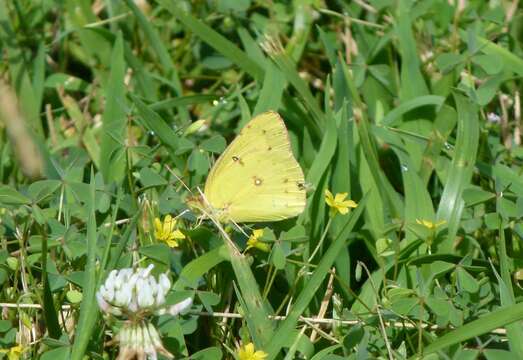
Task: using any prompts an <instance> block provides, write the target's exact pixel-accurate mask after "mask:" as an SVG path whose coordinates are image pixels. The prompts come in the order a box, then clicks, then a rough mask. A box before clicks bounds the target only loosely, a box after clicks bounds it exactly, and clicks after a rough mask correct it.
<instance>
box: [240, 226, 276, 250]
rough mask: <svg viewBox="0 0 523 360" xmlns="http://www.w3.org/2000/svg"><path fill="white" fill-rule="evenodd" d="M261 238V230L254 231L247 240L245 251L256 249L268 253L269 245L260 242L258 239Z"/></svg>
mask: <svg viewBox="0 0 523 360" xmlns="http://www.w3.org/2000/svg"><path fill="white" fill-rule="evenodd" d="M262 236H263V229H256V230H254V231H253V232H252V235H251V236H249V240H247V248H245V251H247V250H249V249H251V248H256V249H259V250H261V251H265V252H268V251H269V250H270V247H269V245H267V244H266V243H264V242H261V241H260V238H261V237H262Z"/></svg>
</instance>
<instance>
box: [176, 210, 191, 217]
mask: <svg viewBox="0 0 523 360" xmlns="http://www.w3.org/2000/svg"><path fill="white" fill-rule="evenodd" d="M189 211H191V210H189V209H185V210H184V211H182V212H181V213H179V214H178V215H176V217H175V218H174V220H176V219H178V218H179V217H181V216H183V215H185V214H187V213H188V212H189Z"/></svg>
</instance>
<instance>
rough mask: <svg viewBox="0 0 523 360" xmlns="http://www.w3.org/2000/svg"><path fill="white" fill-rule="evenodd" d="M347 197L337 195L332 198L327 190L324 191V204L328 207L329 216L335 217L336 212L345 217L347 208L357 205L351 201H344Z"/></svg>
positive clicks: (345, 195) (341, 194) (342, 194)
mask: <svg viewBox="0 0 523 360" xmlns="http://www.w3.org/2000/svg"><path fill="white" fill-rule="evenodd" d="M347 195H348V194H347V193H337V194H336V196H333V195H332V193H331V192H330V191H329V190H328V189H325V202H326V203H327V205H329V207H330V215H331V216H334V215H336V213H338V212H339V213H340V214H342V215H345V214H347V213H348V212H349V208H355V207H357V206H358V204H356V202H354V201H352V200H345V198H346V197H347Z"/></svg>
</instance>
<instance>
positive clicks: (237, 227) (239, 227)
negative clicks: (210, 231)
mask: <svg viewBox="0 0 523 360" xmlns="http://www.w3.org/2000/svg"><path fill="white" fill-rule="evenodd" d="M231 222H232V223H233V224H234V226H236V229H238V230H239V231H240V232H241V233H242V234H243V235H245V236H246V237H249V235H247V233H246V232H245V231H243V229H242V228H241V226H240V225H238V224H237V223H236V222H235V221H234V220H231Z"/></svg>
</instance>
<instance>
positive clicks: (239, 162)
mask: <svg viewBox="0 0 523 360" xmlns="http://www.w3.org/2000/svg"><path fill="white" fill-rule="evenodd" d="M232 161H234V162H237V163H238V164H240V165H244V164H243V161H242V159H240V158H239V157H238V156H233V157H232Z"/></svg>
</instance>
